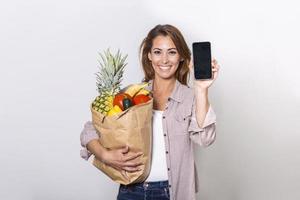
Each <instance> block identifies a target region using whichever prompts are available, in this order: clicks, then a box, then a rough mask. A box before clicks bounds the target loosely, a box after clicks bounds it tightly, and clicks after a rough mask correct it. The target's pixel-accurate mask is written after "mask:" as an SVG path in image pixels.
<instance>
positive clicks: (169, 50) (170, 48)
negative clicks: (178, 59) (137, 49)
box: [153, 47, 177, 51]
mask: <svg viewBox="0 0 300 200" xmlns="http://www.w3.org/2000/svg"><path fill="white" fill-rule="evenodd" d="M153 50H160V51H161V50H162V49H160V48H153ZM170 50H177V49H176V48H175V47H174V48H170V49H168V51H170Z"/></svg>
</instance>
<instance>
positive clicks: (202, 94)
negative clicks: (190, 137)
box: [195, 88, 209, 128]
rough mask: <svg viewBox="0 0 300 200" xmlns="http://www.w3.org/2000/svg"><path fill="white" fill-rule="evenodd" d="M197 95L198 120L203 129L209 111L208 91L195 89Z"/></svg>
mask: <svg viewBox="0 0 300 200" xmlns="http://www.w3.org/2000/svg"><path fill="white" fill-rule="evenodd" d="M195 95H196V97H195V98H196V119H197V122H198V125H199V126H200V127H201V128H202V126H203V123H204V120H205V117H206V114H207V111H208V109H209V101H208V89H202V88H195Z"/></svg>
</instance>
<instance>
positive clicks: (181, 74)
mask: <svg viewBox="0 0 300 200" xmlns="http://www.w3.org/2000/svg"><path fill="white" fill-rule="evenodd" d="M157 36H169V37H170V38H171V39H172V41H173V42H174V44H175V46H176V49H177V51H178V53H179V55H180V58H181V59H182V61H180V63H179V66H178V69H177V71H176V72H175V77H176V79H177V80H178V81H179V82H180V83H182V84H184V85H187V82H188V78H189V67H188V66H189V63H190V60H191V52H190V50H189V48H188V46H187V44H186V42H185V40H184V38H183V36H182V34H181V32H180V31H179V30H178V29H177V28H176V27H174V26H172V25H169V24H165V25H157V26H155V27H154V28H153V29H152V30H150V32H149V33H148V35H147V37H146V38H145V39H144V40H143V42H142V44H141V45H140V59H141V63H142V66H143V70H144V74H145V77H144V80H143V81H146V82H148V81H149V80H153V79H154V69H153V67H152V64H151V61H150V60H149V58H148V53H149V52H150V51H151V48H152V45H153V40H154V38H156V37H157Z"/></svg>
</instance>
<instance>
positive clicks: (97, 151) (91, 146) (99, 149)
mask: <svg viewBox="0 0 300 200" xmlns="http://www.w3.org/2000/svg"><path fill="white" fill-rule="evenodd" d="M86 148H87V149H88V150H89V151H90V152H91V153H92V154H94V155H95V157H96V158H97V159H98V160H100V161H103V155H104V153H105V151H106V149H105V148H104V147H103V146H102V145H101V144H100V142H99V140H98V139H93V140H91V141H90V142H89V143H87V145H86Z"/></svg>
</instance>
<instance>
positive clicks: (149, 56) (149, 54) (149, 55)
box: [148, 52, 152, 61]
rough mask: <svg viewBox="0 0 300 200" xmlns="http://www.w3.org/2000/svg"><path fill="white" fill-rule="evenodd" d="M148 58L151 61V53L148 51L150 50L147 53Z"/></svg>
mask: <svg viewBox="0 0 300 200" xmlns="http://www.w3.org/2000/svg"><path fill="white" fill-rule="evenodd" d="M148 59H149V60H150V61H152V59H151V53H150V52H149V53H148Z"/></svg>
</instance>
